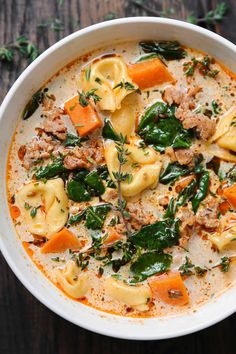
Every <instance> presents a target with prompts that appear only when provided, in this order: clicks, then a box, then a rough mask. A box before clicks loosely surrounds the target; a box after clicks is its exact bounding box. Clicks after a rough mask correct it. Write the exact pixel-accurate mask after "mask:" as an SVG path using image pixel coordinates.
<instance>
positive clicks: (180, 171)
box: [160, 162, 191, 184]
mask: <svg viewBox="0 0 236 354" xmlns="http://www.w3.org/2000/svg"><path fill="white" fill-rule="evenodd" d="M190 172H191V170H190V168H189V167H188V166H186V165H180V164H179V163H177V162H173V163H170V164H169V165H168V166H167V167H166V169H165V170H164V171H163V172H162V173H161V175H160V182H161V183H162V184H168V183H170V182H174V181H176V180H177V179H178V178H179V177H180V176H184V175H187V174H189V173H190Z"/></svg>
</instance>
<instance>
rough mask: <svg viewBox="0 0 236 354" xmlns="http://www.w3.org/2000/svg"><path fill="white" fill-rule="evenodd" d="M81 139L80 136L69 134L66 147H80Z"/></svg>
mask: <svg viewBox="0 0 236 354" xmlns="http://www.w3.org/2000/svg"><path fill="white" fill-rule="evenodd" d="M80 145H81V138H80V137H79V136H78V135H74V134H71V133H67V136H66V141H65V143H64V146H80Z"/></svg>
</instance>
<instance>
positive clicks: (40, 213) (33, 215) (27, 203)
mask: <svg viewBox="0 0 236 354" xmlns="http://www.w3.org/2000/svg"><path fill="white" fill-rule="evenodd" d="M16 205H17V206H18V207H19V209H20V211H21V214H22V215H23V218H24V220H25V222H26V224H27V225H28V230H29V232H31V233H32V234H34V235H40V236H46V237H47V238H51V236H52V235H53V234H55V233H56V232H58V231H60V230H61V229H62V228H63V226H64V225H65V223H66V221H67V218H68V198H67V195H66V192H65V190H64V182H63V180H62V179H61V178H56V179H52V180H48V181H46V182H45V183H44V182H41V181H32V182H29V183H27V184H25V185H24V186H23V187H21V188H20V189H19V191H18V192H17V193H16Z"/></svg>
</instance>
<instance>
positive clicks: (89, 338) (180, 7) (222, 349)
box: [0, 0, 236, 354]
mask: <svg viewBox="0 0 236 354" xmlns="http://www.w3.org/2000/svg"><path fill="white" fill-rule="evenodd" d="M62 2H63V1H62ZM216 2H217V1H216V0H198V1H197V0H185V1H180V0H163V1H162V0H145V1H144V4H145V5H146V6H148V7H150V8H152V9H155V10H158V11H164V12H166V11H168V10H169V9H170V8H174V10H175V13H174V15H175V16H176V17H177V18H180V19H184V18H186V16H187V15H188V14H190V13H191V12H194V14H195V15H198V16H200V17H201V16H202V15H203V13H204V12H205V11H207V10H209V9H210V8H211V6H212V5H214V4H216ZM227 3H228V4H229V7H230V11H229V14H228V16H227V19H226V20H225V21H224V22H223V23H222V24H220V25H217V27H216V28H215V30H216V31H217V32H218V33H220V34H222V35H223V36H225V37H226V38H228V39H229V40H231V41H233V42H234V43H236V30H235V29H236V28H235V21H234V19H235V16H236V4H235V0H227ZM109 13H114V14H115V16H116V17H124V16H143V15H151V14H150V13H148V12H147V11H144V10H143V9H141V8H139V7H137V6H135V5H134V4H133V2H132V1H131V0H129V1H127V0H99V1H98V0H64V3H63V4H62V5H60V1H57V0H50V1H48V0H40V1H33V0H0V44H3V43H8V42H11V41H13V40H14V39H15V38H16V37H17V36H18V35H22V34H24V35H26V36H27V37H28V38H30V40H32V41H33V42H34V43H36V44H37V46H38V47H39V49H40V51H41V52H42V51H43V50H45V49H46V48H48V47H49V46H50V45H52V44H53V43H55V42H56V41H57V40H59V39H60V38H63V37H64V36H66V35H68V34H69V33H72V32H74V31H76V30H78V29H79V28H82V27H85V26H88V25H90V24H93V23H96V22H100V21H103V20H104V19H106V17H107V15H108V14H109ZM52 19H54V20H55V19H59V20H60V21H61V22H62V23H63V26H64V28H63V29H62V30H61V31H58V32H57V31H53V30H52V29H51V22H52ZM42 24H44V26H42ZM45 24H46V26H45ZM211 29H212V28H211ZM26 66H27V61H26V60H22V59H20V58H16V60H15V62H14V64H5V63H4V64H3V63H0V85H1V86H0V87H1V90H0V101H2V99H3V98H4V96H5V94H6V92H7V90H8V89H9V88H10V86H11V85H12V84H13V82H14V81H15V80H16V78H17V77H18V76H19V75H20V73H21V72H22V71H23V70H24V68H25V67H26ZM0 267H1V272H0V319H1V321H0V353H1V354H15V353H17V354H38V353H44V354H52V353H53V354H54V353H58V354H65V353H70V354H74V353H81V354H83V353H86V354H87V353H90V354H97V353H106V354H107V353H112V354H120V353H122V354H142V353H150V354H151V353H160V354H169V353H172V352H173V353H176V354H183V353H186V354H187V353H191V354H204V353H207V354H225V353H227V354H233V353H235V334H234V332H235V328H236V316H235V315H234V316H231V317H230V318H228V319H226V320H224V321H223V322H221V323H219V324H217V325H215V326H213V327H211V328H209V329H206V330H204V331H201V332H199V333H195V334H192V335H189V336H185V337H180V338H176V339H172V340H163V341H159V342H156V341H151V342H143V341H135V342H130V341H125V340H118V339H112V338H108V337H104V336H100V335H96V334H94V333H91V332H89V331H86V330H84V329H81V328H79V327H76V326H74V325H72V324H71V323H69V322H67V321H65V320H63V319H61V318H60V317H58V316H57V315H55V314H54V313H52V312H51V311H50V310H48V309H47V308H46V307H45V306H43V305H42V304H40V303H39V302H38V301H37V300H36V299H35V298H34V297H33V296H32V295H31V294H30V293H29V292H28V291H27V290H26V289H25V288H24V287H23V286H22V285H21V283H20V282H19V281H18V280H17V279H16V278H15V276H14V275H13V273H12V272H11V270H10V268H9V267H8V266H7V264H6V262H5V260H4V259H3V257H2V256H0Z"/></svg>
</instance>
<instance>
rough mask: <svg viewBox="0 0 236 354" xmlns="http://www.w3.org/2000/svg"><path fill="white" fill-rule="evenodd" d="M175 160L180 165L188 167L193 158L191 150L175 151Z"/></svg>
mask: <svg viewBox="0 0 236 354" xmlns="http://www.w3.org/2000/svg"><path fill="white" fill-rule="evenodd" d="M175 157H176V160H177V161H178V163H179V164H180V165H189V164H190V163H191V162H192V160H193V157H194V153H193V151H192V150H191V149H178V150H176V151H175Z"/></svg>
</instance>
